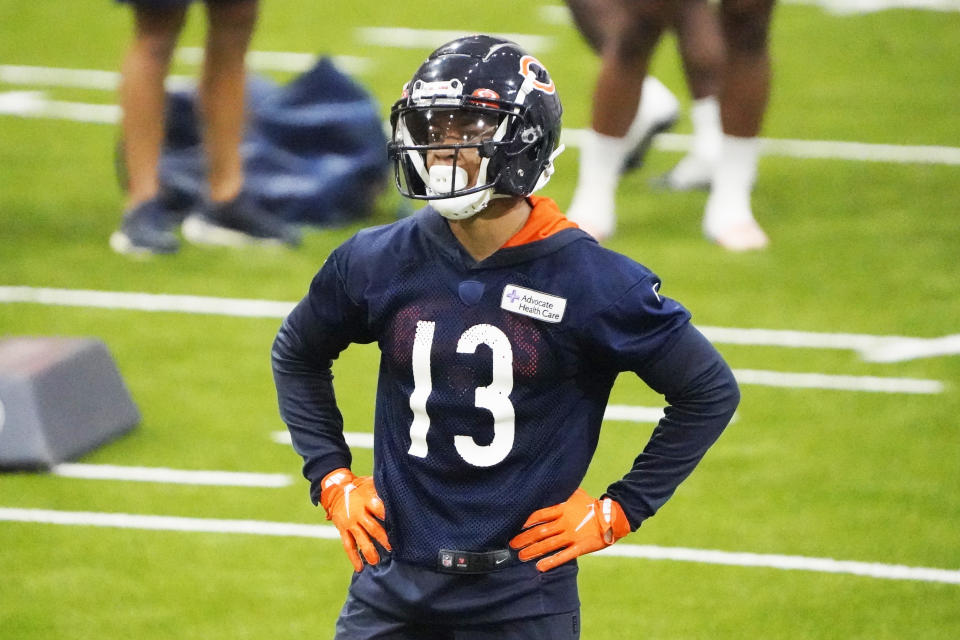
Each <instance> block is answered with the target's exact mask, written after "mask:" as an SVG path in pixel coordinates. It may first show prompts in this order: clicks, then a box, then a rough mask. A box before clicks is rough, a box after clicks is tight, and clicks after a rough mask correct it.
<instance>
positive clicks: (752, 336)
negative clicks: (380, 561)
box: [0, 286, 960, 362]
mask: <svg viewBox="0 0 960 640" xmlns="http://www.w3.org/2000/svg"><path fill="white" fill-rule="evenodd" d="M4 302H7V303H10V302H23V303H30V304H47V305H63V306H76V307H98V308H103V309H128V310H134V311H151V312H170V313H198V314H214V315H225V316H238V317H247V318H284V317H286V315H287V314H288V313H290V310H291V309H293V307H294V305H295V304H296V303H294V302H281V301H277V300H251V299H242V298H215V297H210V296H193V295H172V294H157V293H137V292H126V291H93V290H88V289H51V288H46V287H25V286H0V303H4ZM698 329H700V331H702V332H703V334H704V335H705V336H707V338H708V339H709V340H710V341H711V342H714V343H716V344H741V345H753V346H772V347H790V348H801V349H852V350H854V351H858V352H859V353H860V356H861V357H862V358H863V359H864V360H867V361H869V362H903V361H905V360H912V359H915V358H932V357H936V356H947V355H956V354H960V334H952V335H948V336H942V337H939V338H914V337H908V336H876V335H869V334H860V333H820V332H813V331H792V330H780V329H740V328H735V327H710V326H699V327H698Z"/></svg>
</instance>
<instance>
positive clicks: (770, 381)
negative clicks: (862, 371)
mask: <svg viewBox="0 0 960 640" xmlns="http://www.w3.org/2000/svg"><path fill="white" fill-rule="evenodd" d="M733 375H734V376H736V378H737V382H739V383H740V384H755V385H760V386H764V387H785V388H788V389H832V390H836V391H866V392H870V393H910V394H936V393H943V391H944V385H943V383H942V382H940V381H939V380H924V379H922V378H880V377H877V376H841V375H832V374H826V373H789V372H785V371H763V370H760V369H734V370H733Z"/></svg>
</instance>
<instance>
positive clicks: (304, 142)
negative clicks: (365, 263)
mask: <svg viewBox="0 0 960 640" xmlns="http://www.w3.org/2000/svg"><path fill="white" fill-rule="evenodd" d="M195 102H196V96H195V94H194V92H193V91H189V92H170V93H169V94H168V116H167V130H166V139H165V141H164V148H163V154H162V157H161V160H160V182H161V184H162V185H163V187H164V188H166V189H168V190H170V191H172V192H174V193H176V194H177V196H178V197H179V196H183V197H186V198H187V199H188V200H193V201H196V202H201V201H202V200H203V198H204V197H205V195H206V193H207V186H206V177H205V176H206V170H205V160H204V154H203V148H202V146H201V141H200V128H199V123H198V120H197V111H196V106H195ZM247 108H248V118H249V122H248V126H247V131H246V135H245V138H244V144H243V156H244V166H245V171H246V184H245V189H246V190H247V192H248V193H250V194H251V195H252V196H253V197H254V198H256V199H257V201H258V202H259V203H260V204H261V205H262V206H264V207H265V208H268V209H269V210H271V211H273V212H275V213H276V214H278V215H280V216H281V217H283V218H284V219H286V220H288V221H291V222H297V223H302V224H311V225H318V226H327V225H334V224H340V223H344V222H347V221H350V220H356V219H359V218H363V217H365V216H366V215H368V214H369V213H370V212H371V207H372V206H373V201H374V199H375V198H376V196H377V195H378V194H379V193H380V191H381V190H382V189H383V187H384V186H385V185H386V177H387V173H388V162H387V152H386V144H387V140H386V135H385V134H384V130H383V124H382V120H381V117H380V114H379V111H378V107H377V104H376V103H375V102H374V101H373V99H372V98H371V97H370V96H369V95H368V94H367V92H366V91H365V90H364V89H362V88H361V87H360V86H359V85H357V84H356V83H355V82H354V81H353V80H351V79H350V78H348V77H347V76H346V75H344V74H343V73H341V72H340V71H339V70H337V68H336V67H335V66H334V65H333V63H332V62H331V61H330V60H329V59H328V58H321V59H320V60H319V61H318V62H317V64H316V65H315V66H314V67H313V68H312V69H310V70H309V71H307V72H305V73H304V74H302V75H301V76H299V77H297V78H296V79H294V80H293V81H292V82H290V83H289V84H287V85H284V86H278V85H277V84H275V83H273V82H272V81H270V80H267V79H265V78H262V77H259V76H255V75H252V74H251V75H250V76H249V79H248V82H247Z"/></svg>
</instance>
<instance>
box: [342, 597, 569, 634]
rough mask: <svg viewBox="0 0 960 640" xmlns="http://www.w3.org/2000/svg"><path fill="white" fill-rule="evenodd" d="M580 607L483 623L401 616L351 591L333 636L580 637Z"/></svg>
mask: <svg viewBox="0 0 960 640" xmlns="http://www.w3.org/2000/svg"><path fill="white" fill-rule="evenodd" d="M579 638H580V610H579V609H577V610H574V611H568V612H566V613H555V614H550V615H546V616H539V617H535V618H522V619H520V620H506V621H503V622H495V623H489V624H483V625H469V624H466V625H457V624H455V623H449V624H442V625H441V624H429V621H426V620H424V621H421V622H410V621H407V620H399V619H397V618H395V617H393V616H390V615H388V614H386V613H383V612H382V611H378V610H377V609H374V608H373V607H371V606H369V605H367V604H365V603H363V602H361V601H359V600H357V599H356V598H354V597H353V596H352V595H348V596H347V601H346V603H344V605H343V609H342V610H341V611H340V617H339V618H338V619H337V632H336V636H334V640H373V639H376V640H579Z"/></svg>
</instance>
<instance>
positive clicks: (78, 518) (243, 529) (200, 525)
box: [0, 507, 960, 584]
mask: <svg viewBox="0 0 960 640" xmlns="http://www.w3.org/2000/svg"><path fill="white" fill-rule="evenodd" d="M0 521H6V522H21V523H34V524H55V525H65V526H86V527H108V528H120V529H141V530H150V531H181V532H199V533H226V534H237V533H240V534H248V535H261V536H285V537H302V538H322V539H325V540H339V539H340V535H339V533H337V530H336V528H335V527H332V526H329V525H312V524H298V523H292V522H267V521H262V520H220V519H214V518H183V517H174V516H154V515H134V514H127V513H97V512H89V511H53V510H48V509H14V508H4V507H0ZM597 554H599V555H604V556H614V557H620V558H642V559H648V560H675V561H682V562H697V563H702V564H716V565H726V566H738V567H759V568H768V569H782V570H797V571H813V572H819V573H835V574H850V575H857V576H863V577H870V578H881V579H887V580H917V581H922V582H939V583H946V584H960V571H957V570H954V569H936V568H932V567H911V566H905V565H895V564H882V563H876V562H856V561H849V560H834V559H832V558H810V557H805V556H787V555H777V554H760V553H738V552H730V551H716V550H710V549H686V548H682V547H660V546H653V545H633V544H626V543H621V544H618V545H614V546H612V547H608V548H606V549H604V550H603V551H598V552H597Z"/></svg>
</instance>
